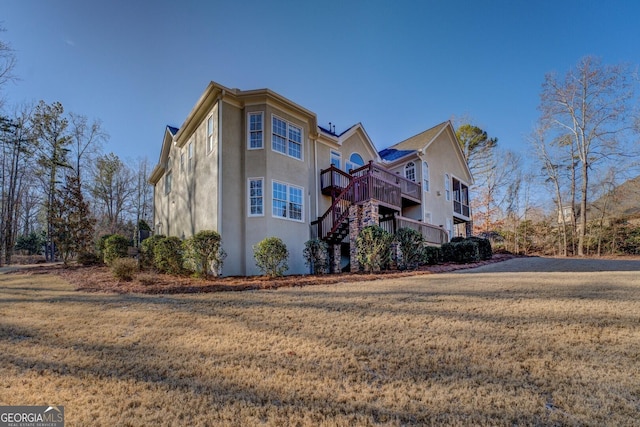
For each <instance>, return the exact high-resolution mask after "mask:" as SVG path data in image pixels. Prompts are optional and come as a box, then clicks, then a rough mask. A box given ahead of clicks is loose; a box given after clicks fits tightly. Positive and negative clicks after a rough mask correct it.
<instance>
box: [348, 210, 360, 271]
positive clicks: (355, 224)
mask: <svg viewBox="0 0 640 427" xmlns="http://www.w3.org/2000/svg"><path fill="white" fill-rule="evenodd" d="M361 223H362V207H361V206H358V205H351V206H349V258H350V263H351V272H352V273H354V272H357V271H360V263H359V262H358V257H357V251H356V239H357V238H358V233H360V230H361V229H362V227H361Z"/></svg>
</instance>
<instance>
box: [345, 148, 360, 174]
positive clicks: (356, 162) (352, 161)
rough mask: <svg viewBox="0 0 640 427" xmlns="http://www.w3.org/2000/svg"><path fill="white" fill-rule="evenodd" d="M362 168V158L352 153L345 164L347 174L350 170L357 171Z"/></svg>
mask: <svg viewBox="0 0 640 427" xmlns="http://www.w3.org/2000/svg"><path fill="white" fill-rule="evenodd" d="M362 166H364V160H363V159H362V156H361V155H360V154H358V153H353V154H351V156H350V157H349V161H348V162H347V163H346V164H345V169H346V171H347V172H349V171H350V170H352V169H358V168H360V167H362Z"/></svg>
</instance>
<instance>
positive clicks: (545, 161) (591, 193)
mask: <svg viewBox="0 0 640 427" xmlns="http://www.w3.org/2000/svg"><path fill="white" fill-rule="evenodd" d="M637 105H638V98H637V76H636V73H635V70H634V69H633V68H632V67H630V66H629V65H626V64H618V65H607V64H603V63H602V62H601V60H600V59H599V58H596V57H592V56H588V57H585V58H582V59H581V60H580V61H579V62H578V63H577V64H576V65H575V66H574V67H572V68H571V69H570V70H568V71H567V72H566V74H564V75H558V74H557V73H549V74H547V75H546V76H545V78H544V81H543V83H542V87H541V93H540V103H539V108H538V109H539V113H540V116H539V118H538V121H537V123H536V125H535V126H534V129H533V130H532V132H531V134H530V135H529V137H528V138H527V139H528V156H527V157H528V159H529V160H530V162H529V163H528V164H526V163H525V162H524V161H523V160H522V158H521V156H520V155H518V154H517V153H514V152H512V151H509V150H503V149H501V148H500V147H499V146H498V139H497V138H491V137H489V136H488V135H487V133H486V132H485V131H484V130H482V129H481V128H479V127H477V126H475V125H473V124H470V123H466V122H465V123H463V124H461V125H460V126H458V128H457V131H456V133H457V136H458V140H459V143H460V145H461V147H462V150H463V152H464V154H465V157H466V159H467V161H468V164H469V167H470V169H471V171H472V173H473V175H474V177H475V185H474V186H473V187H472V189H471V191H472V210H473V221H474V233H475V234H479V235H483V236H486V237H489V238H491V240H492V241H493V242H494V244H496V245H497V246H502V247H504V248H505V249H507V250H509V251H513V252H518V253H538V254H551V255H562V256H568V255H577V256H583V255H604V254H616V253H631V254H640V227H638V226H636V225H634V224H635V222H634V221H633V220H634V218H633V217H632V216H631V217H630V216H629V215H623V214H620V213H619V212H617V211H616V210H615V209H614V208H615V205H616V203H619V202H620V200H619V198H620V195H619V194H617V193H616V191H615V190H616V187H617V186H618V185H619V184H620V183H622V182H623V181H624V180H626V179H628V178H631V177H633V176H635V175H637V171H638V169H637V166H638V160H639V159H640V154H639V151H638V139H637V137H638V131H639V130H640V116H639V115H638V111H636V109H635V107H636V106H637ZM634 172H635V173H634ZM626 197H635V199H636V200H638V201H640V194H638V193H635V194H634V193H630V194H626ZM616 199H618V200H616ZM637 216H638V217H639V218H640V215H637Z"/></svg>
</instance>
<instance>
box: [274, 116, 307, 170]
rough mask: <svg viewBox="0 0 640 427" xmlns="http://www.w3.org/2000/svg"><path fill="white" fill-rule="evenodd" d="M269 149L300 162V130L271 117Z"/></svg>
mask: <svg viewBox="0 0 640 427" xmlns="http://www.w3.org/2000/svg"><path fill="white" fill-rule="evenodd" d="M271 149H272V150H273V151H277V152H279V153H282V154H286V155H288V156H291V157H293V158H296V159H299V160H302V129H301V128H299V127H298V126H295V125H293V124H291V123H289V122H287V121H285V120H282V119H281V118H279V117H276V116H273V121H272V135H271Z"/></svg>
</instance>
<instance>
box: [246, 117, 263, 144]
mask: <svg viewBox="0 0 640 427" xmlns="http://www.w3.org/2000/svg"><path fill="white" fill-rule="evenodd" d="M247 122H248V127H249V129H248V131H247V133H248V135H249V138H248V139H249V141H248V147H249V150H257V149H261V148H262V146H263V143H262V141H263V138H262V112H259V113H249V120H247Z"/></svg>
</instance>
